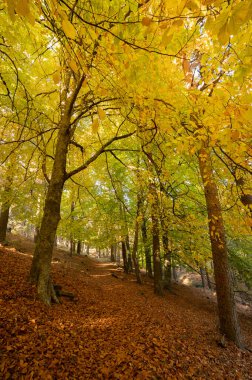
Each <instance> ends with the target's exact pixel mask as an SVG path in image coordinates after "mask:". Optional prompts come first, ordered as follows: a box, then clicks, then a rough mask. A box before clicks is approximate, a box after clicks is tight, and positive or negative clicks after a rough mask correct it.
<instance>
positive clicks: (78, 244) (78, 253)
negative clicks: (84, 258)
mask: <svg viewBox="0 0 252 380" xmlns="http://www.w3.org/2000/svg"><path fill="white" fill-rule="evenodd" d="M80 254H81V241H80V240H78V243H77V255H80Z"/></svg>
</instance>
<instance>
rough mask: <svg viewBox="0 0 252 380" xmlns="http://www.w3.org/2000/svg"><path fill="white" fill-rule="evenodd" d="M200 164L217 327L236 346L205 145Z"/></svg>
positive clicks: (225, 255)
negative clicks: (210, 249)
mask: <svg viewBox="0 0 252 380" xmlns="http://www.w3.org/2000/svg"><path fill="white" fill-rule="evenodd" d="M199 167H200V174H201V178H202V181H203V185H204V192H205V199H206V205H207V213H208V227H209V236H210V241H211V247H212V254H213V264H214V276H215V283H216V293H217V302H218V310H219V321H220V331H221V333H222V334H225V336H226V337H227V338H228V339H230V340H232V341H234V342H235V343H236V344H237V345H238V346H240V345H241V339H240V329H239V324H238V319H237V312H236V307H235V300H234V291H233V286H232V280H231V274H230V269H229V264H228V252H227V244H226V237H225V230H224V223H223V218H222V212H221V205H220V201H219V196H218V190H217V186H216V183H215V180H214V174H213V168H212V163H211V157H210V153H209V150H208V149H207V148H201V149H200V151H199Z"/></svg>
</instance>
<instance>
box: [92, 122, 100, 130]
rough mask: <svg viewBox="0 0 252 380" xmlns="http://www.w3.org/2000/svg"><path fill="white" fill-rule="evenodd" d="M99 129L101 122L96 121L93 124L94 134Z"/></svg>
mask: <svg viewBox="0 0 252 380" xmlns="http://www.w3.org/2000/svg"><path fill="white" fill-rule="evenodd" d="M98 128H99V120H98V119H94V121H93V124H92V132H93V133H97V132H98Z"/></svg>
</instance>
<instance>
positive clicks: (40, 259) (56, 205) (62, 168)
mask: <svg viewBox="0 0 252 380" xmlns="http://www.w3.org/2000/svg"><path fill="white" fill-rule="evenodd" d="M69 123H70V116H69V115H68V114H67V115H66V116H65V117H63V119H62V121H61V124H60V125H59V132H58V139H57V145H56V153H55V159H54V164H53V169H52V175H51V180H50V183H49V187H48V191H47V194H46V199H45V206H44V214H43V218H42V222H41V227H40V231H39V236H38V241H37V243H36V247H35V252H34V256H33V261H32V266H31V270H30V276H29V277H30V281H31V282H33V283H35V284H37V290H38V296H39V298H40V299H41V300H42V301H43V302H44V303H46V304H48V305H50V303H51V300H52V299H53V300H54V301H55V302H57V301H58V300H57V297H56V295H55V292H54V291H53V285H52V281H51V260H52V254H53V246H54V241H55V235H56V231H57V227H58V223H59V221H60V204H61V197H62V192H63V186H64V182H65V172H66V157H67V148H68V144H69V142H70V133H69V131H68V127H69Z"/></svg>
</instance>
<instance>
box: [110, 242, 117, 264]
mask: <svg viewBox="0 0 252 380" xmlns="http://www.w3.org/2000/svg"><path fill="white" fill-rule="evenodd" d="M110 261H111V262H112V263H114V262H115V261H116V260H115V244H111V247H110Z"/></svg>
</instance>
